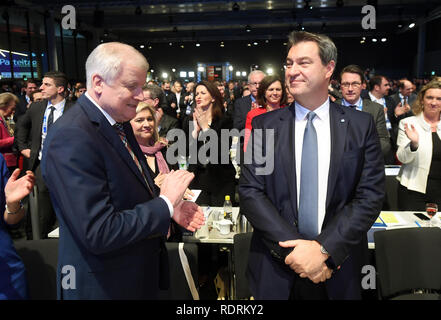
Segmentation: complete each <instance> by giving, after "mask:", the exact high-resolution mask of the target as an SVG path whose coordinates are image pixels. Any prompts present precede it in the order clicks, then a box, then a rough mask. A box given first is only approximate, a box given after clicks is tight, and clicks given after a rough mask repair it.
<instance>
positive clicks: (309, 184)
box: [299, 111, 318, 240]
mask: <svg viewBox="0 0 441 320" xmlns="http://www.w3.org/2000/svg"><path fill="white" fill-rule="evenodd" d="M315 116H316V114H315V113H314V112H312V111H311V112H309V113H308V114H307V115H306V118H307V120H308V122H307V124H306V128H305V133H304V136H303V149H302V163H301V170H300V200H299V231H300V233H301V234H303V235H304V237H305V239H308V240H311V239H313V238H315V237H316V236H317V234H318V149H317V133H316V131H315V128H314V125H313V124H312V120H314V117H315Z"/></svg>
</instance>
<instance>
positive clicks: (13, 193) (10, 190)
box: [5, 169, 35, 210]
mask: <svg viewBox="0 0 441 320" xmlns="http://www.w3.org/2000/svg"><path fill="white" fill-rule="evenodd" d="M19 174H20V169H15V170H14V172H13V173H12V175H11V177H10V178H9V180H8V183H7V184H6V186H5V197H6V203H7V204H8V207H10V208H11V210H12V206H13V205H17V206H18V204H19V202H20V200H22V199H23V198H24V197H26V196H27V195H28V194H29V193H31V191H32V188H33V187H34V183H35V176H34V173H33V172H32V171H26V175H25V176H23V177H21V178H20V179H17V178H18V175H19Z"/></svg>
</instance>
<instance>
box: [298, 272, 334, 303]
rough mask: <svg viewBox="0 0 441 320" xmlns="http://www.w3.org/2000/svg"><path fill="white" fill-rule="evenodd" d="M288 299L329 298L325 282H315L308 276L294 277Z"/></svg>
mask: <svg viewBox="0 0 441 320" xmlns="http://www.w3.org/2000/svg"><path fill="white" fill-rule="evenodd" d="M289 300H329V298H328V294H327V292H326V287H325V284H324V283H323V282H322V283H318V284H315V283H314V282H312V281H311V280H309V279H308V278H300V276H299V275H298V274H296V275H295V277H294V283H293V286H292V288H291V293H290V295H289Z"/></svg>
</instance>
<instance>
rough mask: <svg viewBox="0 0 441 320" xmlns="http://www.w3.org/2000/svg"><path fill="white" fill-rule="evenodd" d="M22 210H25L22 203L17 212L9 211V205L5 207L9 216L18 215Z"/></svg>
mask: <svg viewBox="0 0 441 320" xmlns="http://www.w3.org/2000/svg"><path fill="white" fill-rule="evenodd" d="M21 209H23V204H22V203H21V201H20V207H19V208H18V209H17V211H15V212H11V211H9V208H8V205H7V204H6V205H5V210H6V213H7V214H17V213H18V212H19V211H20V210H21Z"/></svg>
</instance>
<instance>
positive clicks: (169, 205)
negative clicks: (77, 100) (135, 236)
mask: <svg viewBox="0 0 441 320" xmlns="http://www.w3.org/2000/svg"><path fill="white" fill-rule="evenodd" d="M84 95H85V96H86V97H87V99H89V100H90V101H91V102H92V103H93V104H94V105H95V106H96V107H97V108H98V110H99V111H101V113H102V114H103V115H104V117H106V119H107V121H109V123H110V125H111V126H113V125H114V124H115V123H116V121H115V119H113V118H112V117H111V116H110V114H108V113H107V112H106V111H105V110H104V109H103V108H101V107H100V106H99V105H98V103H96V101H95V100H93V99H92V98H91V97H90V95H89V94H88V93H87V91H86V93H85V94H84ZM159 197H160V198H162V199H164V201H165V202H166V203H167V206H168V210H169V211H170V217H172V216H173V213H174V209H173V205H172V203H171V202H170V200H169V199H168V198H167V197H166V196H164V195H160V196H159Z"/></svg>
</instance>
